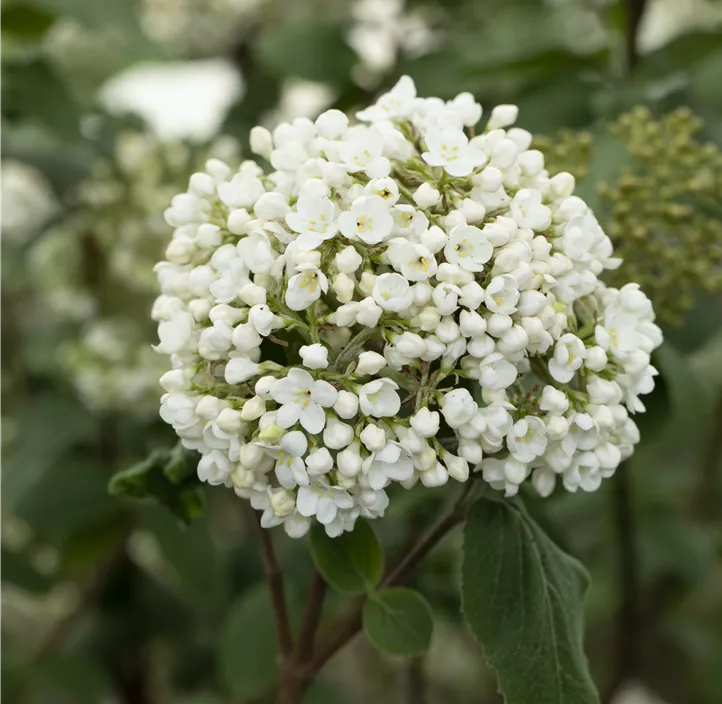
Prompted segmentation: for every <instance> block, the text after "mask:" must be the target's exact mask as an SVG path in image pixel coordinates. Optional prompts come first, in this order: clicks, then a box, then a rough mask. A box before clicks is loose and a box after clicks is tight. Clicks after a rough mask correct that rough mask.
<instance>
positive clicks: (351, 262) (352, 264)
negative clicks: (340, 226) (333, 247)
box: [334, 245, 363, 274]
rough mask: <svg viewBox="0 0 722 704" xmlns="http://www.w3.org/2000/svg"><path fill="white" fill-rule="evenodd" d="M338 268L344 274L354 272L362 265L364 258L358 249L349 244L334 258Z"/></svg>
mask: <svg viewBox="0 0 722 704" xmlns="http://www.w3.org/2000/svg"><path fill="white" fill-rule="evenodd" d="M334 261H335V263H336V268H337V269H338V270H339V271H340V272H342V273H343V274H353V273H354V272H355V271H356V270H357V269H358V268H359V267H360V266H361V262H362V261H363V258H362V257H361V255H360V254H359V253H358V252H357V251H356V249H355V248H354V247H353V246H351V245H349V246H348V247H344V249H342V250H341V251H340V252H339V253H338V254H337V255H336V257H335V259H334Z"/></svg>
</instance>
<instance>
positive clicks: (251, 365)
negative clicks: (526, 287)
mask: <svg viewBox="0 0 722 704" xmlns="http://www.w3.org/2000/svg"><path fill="white" fill-rule="evenodd" d="M258 370H259V365H258V364H257V363H256V362H254V361H253V360H252V359H250V358H249V357H246V356H245V355H240V356H238V357H234V358H233V359H230V360H228V364H226V370H225V373H224V376H225V379H226V381H227V382H228V383H229V384H242V383H243V382H244V381H248V379H250V378H251V377H254V376H256V374H258Z"/></svg>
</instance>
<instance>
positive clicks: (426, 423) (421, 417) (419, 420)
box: [409, 408, 441, 438]
mask: <svg viewBox="0 0 722 704" xmlns="http://www.w3.org/2000/svg"><path fill="white" fill-rule="evenodd" d="M409 422H410V423H411V427H412V428H413V429H414V430H415V431H416V432H417V433H418V434H419V435H420V436H421V437H422V438H433V437H434V436H435V435H436V434H437V433H438V432H439V424H440V422H441V418H440V417H439V414H438V413H437V412H436V411H430V410H429V409H428V408H421V409H419V410H418V411H417V412H416V413H414V415H412V416H411V418H409Z"/></svg>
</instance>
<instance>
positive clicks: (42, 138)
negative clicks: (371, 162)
mask: <svg viewBox="0 0 722 704" xmlns="http://www.w3.org/2000/svg"><path fill="white" fill-rule="evenodd" d="M404 73H406V74H409V75H411V76H412V77H413V78H414V79H415V81H416V83H417V86H418V88H419V92H420V93H421V94H422V95H438V96H440V97H442V98H452V97H453V96H454V95H455V94H456V93H458V92H460V91H470V92H472V93H473V94H474V96H475V97H476V98H477V99H478V100H479V101H480V102H481V103H482V105H483V106H484V109H485V112H486V113H487V114H488V111H489V110H490V108H491V107H492V106H493V105H495V104H497V103H507V102H512V103H517V104H518V105H519V107H520V118H519V125H520V126H522V127H525V128H527V129H529V130H531V131H533V132H534V134H535V135H537V139H536V141H535V143H536V145H537V147H538V148H540V149H542V150H543V151H544V152H545V154H546V156H547V162H548V164H549V166H550V168H552V169H555V170H569V171H571V172H572V173H574V175H575V176H576V177H577V179H578V183H579V191H580V193H581V195H583V196H584V197H585V198H587V199H588V200H589V202H590V204H591V205H592V206H593V207H594V209H595V211H596V213H597V215H598V217H599V219H600V221H601V222H602V224H603V226H604V227H605V229H606V230H607V232H608V233H609V234H610V236H611V237H612V238H613V240H614V242H615V246H616V247H617V249H618V251H619V252H620V253H621V254H622V255H623V256H624V257H625V264H624V265H623V267H622V269H621V270H620V272H619V273H618V276H619V277H621V278H620V280H629V279H632V280H637V281H640V282H641V283H642V284H643V285H644V286H645V288H646V290H647V291H648V293H649V294H650V296H651V297H652V298H653V300H654V303H655V306H656V308H657V311H658V315H659V317H660V319H661V322H662V324H663V326H664V329H665V333H666V342H665V345H664V346H663V347H662V348H661V349H660V350H659V353H658V354H657V355H656V357H655V359H654V363H655V364H656V365H657V367H658V368H659V370H660V373H661V375H660V377H659V384H658V387H657V390H656V391H655V392H654V393H653V394H652V395H651V396H650V397H647V398H646V399H645V403H646V404H647V410H648V412H647V414H646V415H645V416H644V417H642V418H641V420H640V421H639V424H640V427H641V430H642V438H643V439H642V443H641V445H640V447H639V449H638V452H637V454H636V455H635V456H634V458H633V459H632V460H631V461H630V462H629V463H628V466H627V468H626V469H627V471H626V472H624V473H623V475H624V476H623V477H622V476H621V473H620V474H618V476H617V477H615V478H614V479H612V480H610V481H607V482H605V483H604V484H603V486H602V488H601V489H600V490H599V491H598V492H596V493H595V494H592V495H557V496H554V497H552V498H550V499H548V500H546V501H544V502H539V501H534V500H531V499H530V506H531V507H532V509H533V510H534V512H535V513H536V514H538V515H539V517H540V520H543V521H544V522H545V524H546V525H547V527H548V528H549V529H550V530H551V531H553V534H554V535H555V537H556V539H557V540H558V541H559V542H560V543H561V544H563V545H564V546H565V547H566V548H567V549H568V550H570V551H571V552H572V553H573V554H575V555H576V556H578V557H579V558H580V559H581V560H582V561H583V562H584V563H585V564H586V565H587V566H588V568H589V570H590V572H591V575H592V579H593V585H592V587H591V591H590V593H589V595H588V601H587V629H586V634H587V650H588V653H589V656H590V660H591V665H592V670H593V673H594V676H595V678H596V681H597V683H598V685H599V688H600V690H601V692H602V700H603V702H605V703H606V702H612V701H614V702H615V703H616V704H662V703H664V702H667V703H668V704H717V703H718V702H720V701H722V559H721V558H722V531H721V524H720V520H721V515H722V487H721V486H720V485H721V484H722V482H721V481H720V475H721V472H720V469H721V464H720V458H721V456H722V324H721V318H722V315H721V310H722V306H721V305H720V294H719V292H720V290H722V155H721V154H720V145H721V144H722V2H716V1H713V0H648V1H647V2H645V1H644V0H616V1H608V0H484V1H483V2H482V1H479V2H473V1H472V0H447V1H444V2H442V1H441V0H407V1H404V0H357V1H353V2H347V1H342V0H5V2H3V5H2V198H3V205H2V313H3V316H2V400H3V406H2V430H3V433H2V454H3V476H2V611H3V619H2V641H3V642H2V645H3V656H4V657H3V658H2V695H3V699H4V701H5V702H8V704H10V703H18V704H21V703H22V704H25V703H27V704H36V703H37V704H61V703H62V704H65V703H67V704H76V703H77V704H84V703H86V702H87V703H88V704H95V703H97V702H102V703H108V704H110V703H111V702H112V703H116V702H117V703H119V704H121V703H122V704H144V703H146V702H153V703H154V704H156V703H157V704H166V703H167V704H217V703H221V702H234V703H239V704H240V703H241V702H263V701H267V700H268V699H267V694H266V693H267V692H268V689H269V686H270V685H271V683H272V681H273V679H274V677H275V665H274V652H275V644H274V634H273V629H272V627H271V615H270V607H269V603H268V600H267V597H266V596H265V592H264V589H263V587H262V585H261V570H260V564H259V557H258V552H257V548H256V545H255V543H254V541H253V539H252V538H253V535H252V533H251V532H250V529H249V527H248V521H247V519H248V516H245V515H244V514H243V512H242V511H241V507H240V506H239V503H240V502H238V501H237V500H235V498H234V495H233V493H232V492H230V491H228V490H222V489H221V490H213V491H207V490H205V491H203V492H200V491H199V490H198V488H197V486H196V483H195V482H194V481H193V479H192V476H191V477H190V478H189V477H188V476H187V475H183V479H182V480H179V479H178V477H177V476H175V477H174V475H173V474H172V472H171V473H165V474H164V473H163V472H158V471H155V472H154V473H153V472H149V473H148V474H147V476H149V477H151V479H150V480H149V481H148V482H146V485H145V486H144V487H142V488H143V492H141V493H147V494H152V495H153V496H154V497H155V500H150V499H148V500H146V501H143V502H140V503H136V502H131V501H129V500H128V499H126V498H124V497H121V496H118V495H114V494H111V493H109V492H108V482H109V479H110V477H111V475H112V474H113V473H114V472H115V471H116V470H118V469H124V468H127V467H131V466H133V465H134V464H135V463H137V462H143V461H144V460H145V461H146V463H148V462H149V463H150V465H148V464H146V465H145V469H146V470H147V469H148V468H149V467H150V466H151V465H153V462H155V461H156V460H157V458H158V456H159V452H160V455H161V456H162V457H163V458H165V459H164V462H165V465H164V466H167V465H168V458H169V457H170V458H171V460H172V458H173V455H172V454H168V453H169V452H170V453H172V448H173V446H174V442H175V441H174V437H173V433H172V431H171V430H170V429H169V428H167V427H165V426H163V424H162V423H161V422H160V420H159V418H158V412H157V407H158V397H159V394H160V389H159V387H158V384H157V379H158V376H159V374H160V373H161V372H162V371H163V364H164V358H162V357H160V356H156V355H154V353H153V352H152V350H151V349H150V345H151V343H153V342H154V341H155V332H154V328H153V325H152V324H151V322H150V320H149V310H150V305H151V303H152V300H153V298H154V291H155V281H154V275H153V272H152V266H153V264H154V262H155V261H156V260H157V259H158V258H159V257H160V256H161V253H162V251H163V249H164V243H165V242H166V241H167V240H168V238H169V237H170V229H169V228H168V227H167V226H166V225H165V223H164V222H163V218H162V212H163V209H164V208H165V207H166V205H167V203H168V201H169V200H170V198H171V197H172V196H173V195H174V194H175V193H177V192H179V191H182V190H184V189H185V187H186V182H187V179H188V176H189V175H190V174H191V173H192V172H193V171H194V170H195V169H196V168H197V167H199V166H200V165H201V164H202V163H203V162H204V160H205V159H206V158H208V157H209V156H210V155H214V156H218V157H220V158H223V159H225V160H228V161H229V162H233V163H237V162H239V161H240V159H241V158H243V157H244V156H246V157H248V156H250V154H249V151H248V148H247V137H248V132H249V130H250V128H251V127H252V126H253V125H255V124H259V123H260V124H264V125H266V126H268V127H273V126H274V125H277V124H278V123H280V122H282V121H284V120H292V119H293V118H295V117H298V116H308V117H311V118H313V117H315V116H316V115H317V114H318V113H319V112H320V111H322V110H323V109H326V108H328V107H338V108H340V109H343V110H353V109H354V108H355V107H356V106H361V105H363V104H364V103H365V102H368V101H369V100H371V99H372V97H373V96H374V95H375V94H377V93H378V92H380V91H383V90H384V89H387V88H388V87H390V86H391V85H393V83H394V82H395V80H396V79H397V78H398V77H399V76H400V75H402V74H404ZM612 283H614V280H612ZM153 451H156V454H155V455H152V456H151V459H150V460H146V458H148V456H149V455H151V453H152V452H153ZM164 453H165V454H164ZM154 458H155V459H154ZM170 464H171V465H172V464H173V463H172V461H171V463H170ZM141 469H143V465H141ZM143 471H144V470H143ZM141 474H142V473H141ZM142 476H146V475H145V474H143V475H142ZM444 500H445V494H444V490H437V491H434V492H431V491H426V492H424V491H416V492H402V493H399V495H398V496H396V497H395V498H394V500H393V501H392V510H391V513H390V515H389V516H388V517H387V518H386V519H385V520H384V521H380V522H379V523H378V525H377V528H378V529H379V531H380V534H381V537H382V539H383V541H384V543H385V545H386V549H387V552H389V553H392V552H393V551H394V549H398V548H400V546H402V545H404V544H405V542H406V539H407V537H408V536H409V535H410V534H413V533H414V532H417V531H419V530H421V529H423V527H424V526H425V525H426V524H427V523H428V522H429V521H430V520H431V518H430V517H431V516H433V515H434V512H435V511H436V509H437V508H438V506H439V505H441V504H442V503H443V502H444ZM277 538H278V541H279V551H280V556H281V560H282V562H283V564H284V567H285V570H286V573H287V577H288V583H289V592H290V595H291V601H292V603H296V601H297V598H296V597H297V596H301V595H302V594H303V591H304V589H305V588H306V585H307V583H308V578H309V575H310V570H311V567H310V559H309V557H308V555H307V553H306V550H305V548H304V545H303V544H302V543H301V544H298V543H296V544H291V542H290V541H288V540H286V539H285V537H284V536H282V535H279V536H277ZM459 539H460V535H458V534H456V535H454V536H453V537H451V538H450V539H449V540H447V541H446V542H445V543H443V544H442V546H441V547H440V548H439V549H438V550H436V551H435V553H434V554H433V557H432V559H431V560H430V561H429V562H428V564H427V565H426V566H425V567H424V568H423V569H421V570H419V571H418V572H417V573H416V574H415V576H414V581H415V586H417V587H418V588H420V589H421V590H422V591H423V592H424V593H425V594H426V595H427V596H428V597H429V599H430V601H431V603H432V605H433V608H434V612H435V619H436V630H435V635H434V641H433V646H432V648H431V651H430V652H429V653H428V655H426V656H425V657H424V658H423V659H421V660H413V661H411V662H409V661H402V660H393V659H388V658H384V657H381V656H380V655H378V654H376V653H375V652H374V651H373V649H372V648H371V647H370V645H369V644H368V643H367V642H366V641H365V640H364V639H363V637H359V638H357V639H356V641H355V642H354V644H353V645H352V646H351V647H350V648H348V649H347V650H346V651H345V652H344V653H342V654H341V655H339V656H337V657H336V659H335V660H333V661H332V663H331V664H330V665H329V666H328V667H327V668H326V670H325V671H324V673H323V675H322V677H321V679H320V681H319V683H318V684H317V685H315V686H314V688H313V689H312V690H311V692H310V693H309V695H308V697H307V701H308V702H313V703H315V704H323V703H325V702H328V703H337V702H344V703H346V702H348V703H349V704H354V703H361V702H369V701H375V702H378V703H379V704H382V703H384V702H389V703H391V702H393V703H394V704H396V703H398V702H408V703H409V704H422V703H423V702H428V703H429V704H432V703H434V702H439V703H443V704H453V703H455V702H459V703H466V702H469V703H472V702H481V703H483V704H487V703H488V704H491V703H492V702H499V701H500V698H499V697H498V696H497V695H496V694H495V693H494V692H495V683H494V678H493V674H492V673H490V672H489V671H488V670H487V669H486V668H485V666H484V665H483V659H482V657H481V653H480V650H479V648H478V646H477V645H476V644H475V643H474V642H473V641H472V639H471V637H470V635H469V634H468V633H467V632H466V631H465V630H464V628H463V626H462V625H461V623H460V619H459V616H458V606H459V605H458V602H457V596H456V593H457V583H456V582H457V577H456V567H457V561H458V557H459V555H458V547H459ZM339 606H340V603H337V602H335V601H333V600H331V602H330V603H329V604H328V607H327V614H331V613H332V612H333V611H334V610H336V609H337V608H339Z"/></svg>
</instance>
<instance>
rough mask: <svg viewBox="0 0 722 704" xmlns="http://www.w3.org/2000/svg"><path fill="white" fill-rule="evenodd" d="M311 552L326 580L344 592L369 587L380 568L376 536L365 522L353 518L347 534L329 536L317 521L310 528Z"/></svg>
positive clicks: (380, 561)
mask: <svg viewBox="0 0 722 704" xmlns="http://www.w3.org/2000/svg"><path fill="white" fill-rule="evenodd" d="M311 552H312V553H313V560H314V562H315V563H316V567H318V569H319V570H320V572H321V574H322V575H323V576H324V578H325V579H326V581H327V582H328V583H329V584H330V585H331V586H332V587H333V588H334V589H336V590H337V591H339V592H343V593H344V594H362V593H363V592H365V591H367V590H369V589H373V587H375V586H376V585H377V584H378V582H379V580H380V579H381V574H382V573H383V569H384V557H383V553H382V551H381V545H380V544H379V541H378V539H377V538H376V535H375V534H374V532H373V530H372V528H371V527H370V526H369V524H368V523H366V521H361V520H359V521H357V523H356V527H355V528H354V529H353V530H352V531H351V532H349V533H342V534H341V535H340V536H338V537H337V538H329V537H328V536H327V535H326V531H325V530H324V527H323V526H322V525H320V524H318V523H316V524H314V526H313V528H312V529H311Z"/></svg>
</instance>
